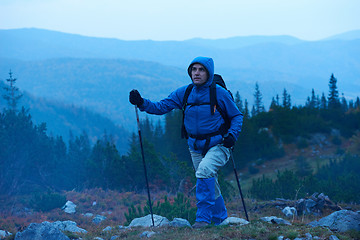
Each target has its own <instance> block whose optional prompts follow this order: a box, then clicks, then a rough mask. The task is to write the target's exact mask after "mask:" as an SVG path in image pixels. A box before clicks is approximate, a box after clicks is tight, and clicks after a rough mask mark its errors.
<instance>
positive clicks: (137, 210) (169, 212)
mask: <svg viewBox="0 0 360 240" xmlns="http://www.w3.org/2000/svg"><path fill="white" fill-rule="evenodd" d="M146 213H150V211H149V207H148V206H147V205H145V206H144V207H143V208H141V206H137V207H135V206H134V205H132V206H131V207H129V209H128V213H125V214H124V215H125V218H126V223H125V224H126V225H128V224H130V222H131V221H132V220H133V219H134V218H138V217H143V216H144V215H145V214H146ZM153 213H154V214H157V215H160V216H163V217H166V218H167V219H169V220H170V221H171V220H172V219H174V218H175V217H177V218H184V219H187V220H188V221H189V222H190V223H194V222H195V218H196V207H193V206H192V204H191V202H190V199H189V198H187V197H185V196H184V194H182V193H178V194H177V196H176V197H175V198H174V201H173V202H172V203H171V202H170V201H169V200H168V197H167V196H166V195H165V196H164V201H158V202H157V203H156V205H155V206H153Z"/></svg>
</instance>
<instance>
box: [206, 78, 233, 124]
mask: <svg viewBox="0 0 360 240" xmlns="http://www.w3.org/2000/svg"><path fill="white" fill-rule="evenodd" d="M215 75H217V74H215ZM220 78H221V76H220ZM224 84H225V83H224ZM216 85H217V84H216V83H215V82H212V84H211V86H210V111H211V115H214V114H215V110H218V111H219V113H220V115H221V117H222V118H223V119H224V121H225V126H226V127H227V129H229V128H230V120H229V118H228V116H227V115H226V114H225V112H224V111H223V110H222V109H221V108H220V106H219V104H218V101H217V95H216ZM223 88H224V87H223ZM224 89H225V90H227V89H226V88H224ZM227 91H228V92H229V93H230V91H229V90H227ZM230 95H231V96H232V94H231V93H230Z"/></svg>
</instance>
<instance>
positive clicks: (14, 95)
mask: <svg viewBox="0 0 360 240" xmlns="http://www.w3.org/2000/svg"><path fill="white" fill-rule="evenodd" d="M6 81H7V82H8V83H9V86H6V87H4V89H5V91H6V93H5V94H4V95H3V98H4V99H5V100H6V101H7V104H8V109H10V110H13V111H16V107H17V104H18V101H19V99H20V98H21V97H22V94H20V93H19V88H17V87H15V83H16V78H13V76H12V72H11V70H10V72H9V78H8V79H6Z"/></svg>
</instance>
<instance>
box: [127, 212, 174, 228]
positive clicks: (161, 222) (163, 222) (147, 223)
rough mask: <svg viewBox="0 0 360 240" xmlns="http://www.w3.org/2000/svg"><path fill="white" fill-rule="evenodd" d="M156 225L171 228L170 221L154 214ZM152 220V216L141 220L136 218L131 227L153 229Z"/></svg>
mask: <svg viewBox="0 0 360 240" xmlns="http://www.w3.org/2000/svg"><path fill="white" fill-rule="evenodd" d="M153 216H154V225H155V227H160V226H169V224H170V221H169V220H168V219H167V218H166V217H162V216H159V215H156V214H154V215H153ZM152 225H153V224H152V219H151V214H149V215H147V216H145V217H141V218H135V219H133V220H132V221H131V223H130V225H129V227H152Z"/></svg>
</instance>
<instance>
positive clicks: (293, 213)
mask: <svg viewBox="0 0 360 240" xmlns="http://www.w3.org/2000/svg"><path fill="white" fill-rule="evenodd" d="M282 212H283V213H284V214H285V216H286V217H293V216H297V211H296V208H294V207H285V208H284V209H283V210H282Z"/></svg>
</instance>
